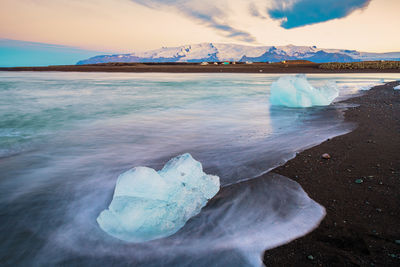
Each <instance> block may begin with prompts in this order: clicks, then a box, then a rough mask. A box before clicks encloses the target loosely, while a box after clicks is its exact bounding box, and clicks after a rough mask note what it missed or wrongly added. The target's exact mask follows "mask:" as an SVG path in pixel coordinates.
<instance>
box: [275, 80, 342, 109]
mask: <svg viewBox="0 0 400 267" xmlns="http://www.w3.org/2000/svg"><path fill="white" fill-rule="evenodd" d="M338 95H339V90H338V89H337V86H336V84H335V83H334V82H330V83H327V84H325V85H324V86H322V87H318V88H315V87H313V86H312V85H311V84H310V83H309V82H308V81H307V78H306V76H305V75H304V74H299V75H288V76H282V77H280V78H279V79H278V80H277V81H275V82H273V83H272V85H271V97H270V103H271V105H277V106H286V107H311V106H326V105H329V104H331V103H332V101H333V100H334V99H335V98H336V97H338Z"/></svg>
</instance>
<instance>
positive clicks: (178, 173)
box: [97, 153, 220, 243]
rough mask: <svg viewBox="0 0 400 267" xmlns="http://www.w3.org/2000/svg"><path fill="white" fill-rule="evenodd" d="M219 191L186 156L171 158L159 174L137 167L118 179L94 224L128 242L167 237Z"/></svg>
mask: <svg viewBox="0 0 400 267" xmlns="http://www.w3.org/2000/svg"><path fill="white" fill-rule="evenodd" d="M219 188H220V181H219V177H218V176H213V175H207V174H205V173H204V172H203V169H202V165H201V163H200V162H198V161H196V160H194V159H193V157H192V156H191V155H190V154H188V153H186V154H183V155H180V156H177V157H175V158H173V159H171V160H170V161H168V163H167V164H165V166H164V168H163V169H162V170H160V171H158V172H156V171H155V170H154V169H151V168H147V167H136V168H133V169H130V170H128V171H127V172H124V173H122V174H121V175H120V176H119V177H118V180H117V183H116V185H115V190H114V195H113V199H112V201H111V203H110V205H109V207H108V209H106V210H104V211H102V212H101V213H100V215H99V216H98V217H97V223H98V224H99V226H100V228H101V229H103V230H104V231H105V232H106V233H108V234H110V235H111V236H114V237H116V238H118V239H121V240H124V241H128V242H135V243H138V242H145V241H149V240H153V239H158V238H162V237H166V236H169V235H172V234H174V233H176V232H177V231H178V230H179V229H180V228H182V227H183V226H184V225H185V223H186V222H187V221H188V220H189V219H190V218H191V217H193V216H195V215H197V214H198V213H200V211H201V209H202V208H203V207H204V206H205V205H206V204H207V202H208V200H209V199H211V198H212V197H213V196H215V195H216V194H217V193H218V191H219Z"/></svg>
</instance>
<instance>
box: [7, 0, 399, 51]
mask: <svg viewBox="0 0 400 267" xmlns="http://www.w3.org/2000/svg"><path fill="white" fill-rule="evenodd" d="M399 13H400V1H399V0H371V1H370V0H18V1H16V0H1V1H0V38H2V39H11V40H22V41H30V42H40V43H47V44H55V45H63V46H73V47H77V48H80V49H86V50H95V51H103V52H108V51H109V52H131V51H134V50H135V51H137V50H148V49H155V48H159V47H162V46H179V45H183V44H191V43H201V42H225V43H239V44H248V45H286V44H294V45H316V46H318V47H323V48H346V49H357V50H359V51H371V52H388V51H399V50H400V34H399V29H400V19H399Z"/></svg>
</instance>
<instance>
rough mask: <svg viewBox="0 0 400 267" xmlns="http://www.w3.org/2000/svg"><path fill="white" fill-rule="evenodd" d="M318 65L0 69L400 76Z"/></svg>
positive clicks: (381, 70)
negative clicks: (377, 74) (378, 74)
mask: <svg viewBox="0 0 400 267" xmlns="http://www.w3.org/2000/svg"><path fill="white" fill-rule="evenodd" d="M321 65H323V64H319V63H308V64H293V63H291V64H284V63H271V64H268V63H253V64H235V65H233V64H230V65H211V64H210V65H206V66H201V65H199V64H198V63H187V64H150V63H146V64H145V63H129V64H128V63H126V64H117V63H115V64H98V65H66V66H47V67H0V71H17V72H20V71H34V72H37V71H38V72H43V71H47V72H53V71H59V72H122V73H260V74H262V73H334V74H335V73H400V68H397V69H396V68H366V69H361V68H356V67H355V68H349V69H328V68H321Z"/></svg>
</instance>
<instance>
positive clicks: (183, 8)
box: [131, 0, 256, 42]
mask: <svg viewBox="0 0 400 267" xmlns="http://www.w3.org/2000/svg"><path fill="white" fill-rule="evenodd" d="M131 1H133V2H136V3H138V4H141V5H144V6H147V7H150V8H154V9H171V8H172V9H175V10H177V11H178V12H180V13H182V14H184V15H185V16H188V17H190V18H192V19H195V20H196V21H197V22H199V23H201V24H203V25H205V26H207V27H210V28H213V29H215V30H217V31H219V32H222V33H223V34H224V35H225V36H226V37H229V38H234V39H236V40H239V41H245V42H255V41H256V39H255V38H254V36H252V35H251V34H250V33H248V32H246V31H243V30H240V29H237V28H234V27H232V26H230V25H229V23H227V22H226V17H227V15H228V14H227V12H229V11H228V10H229V6H228V4H227V3H228V2H227V1H220V2H217V1H215V0H202V1H199V0H131Z"/></svg>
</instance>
